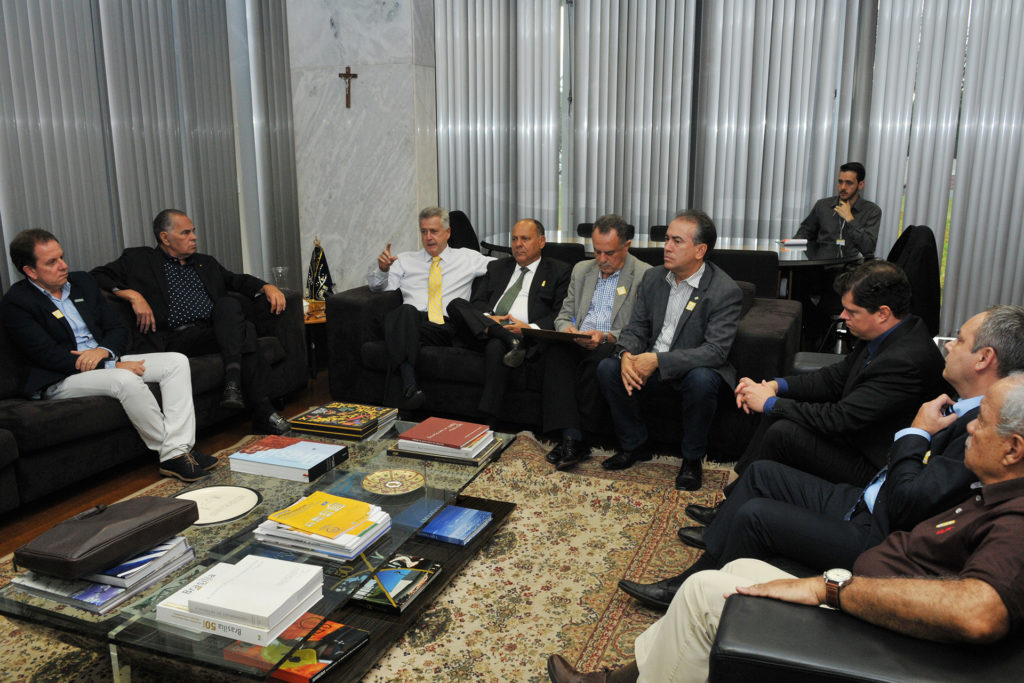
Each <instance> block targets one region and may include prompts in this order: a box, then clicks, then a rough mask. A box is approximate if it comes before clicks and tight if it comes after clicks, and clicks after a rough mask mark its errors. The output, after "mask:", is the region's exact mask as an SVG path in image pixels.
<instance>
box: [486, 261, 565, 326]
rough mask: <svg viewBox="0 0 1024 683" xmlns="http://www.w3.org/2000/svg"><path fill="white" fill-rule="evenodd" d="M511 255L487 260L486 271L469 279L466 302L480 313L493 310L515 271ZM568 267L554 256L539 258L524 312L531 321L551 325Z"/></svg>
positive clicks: (516, 271) (562, 296) (562, 291)
mask: <svg viewBox="0 0 1024 683" xmlns="http://www.w3.org/2000/svg"><path fill="white" fill-rule="evenodd" d="M517 268H518V264H516V260H515V259H514V258H503V259H498V260H497V261H491V262H490V263H488V264H487V273H486V274H485V275H482V276H480V277H478V278H477V279H476V280H475V281H474V282H473V293H472V295H471V297H470V300H469V303H470V305H471V306H472V307H473V308H475V309H476V310H478V311H480V312H481V313H488V312H490V311H492V310H494V307H495V306H496V305H497V304H498V300H499V299H501V295H502V294H503V293H504V291H505V288H506V287H508V284H509V280H510V279H511V278H512V274H513V273H518V270H517ZM570 274H571V270H570V268H569V266H568V265H566V264H564V263H562V262H561V261H559V260H557V259H552V258H541V260H540V262H539V263H538V264H537V272H536V273H534V274H533V283H532V284H531V285H530V292H529V295H528V298H527V312H528V314H529V320H527V321H526V322H528V323H532V324H534V325H537V327H540V328H541V329H545V330H553V329H555V317H556V316H557V315H558V311H559V310H561V308H562V299H564V298H565V295H566V293H567V292H568V291H569V277H570ZM517 277H518V276H517Z"/></svg>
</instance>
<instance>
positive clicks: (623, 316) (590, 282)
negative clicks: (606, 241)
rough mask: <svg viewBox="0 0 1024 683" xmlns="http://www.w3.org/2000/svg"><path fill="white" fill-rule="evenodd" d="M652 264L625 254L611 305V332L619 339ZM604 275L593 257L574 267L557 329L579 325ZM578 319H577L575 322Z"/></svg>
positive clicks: (557, 322)
mask: <svg viewBox="0 0 1024 683" xmlns="http://www.w3.org/2000/svg"><path fill="white" fill-rule="evenodd" d="M650 267H651V266H650V264H649V263H644V262H643V261H641V260H640V259H638V258H637V257H635V256H633V255H632V254H626V262H625V263H623V264H622V270H620V271H619V286H618V288H617V289H616V292H615V302H614V303H613V304H612V329H611V330H610V334H611V335H612V336H613V337H615V338H616V339H618V338H619V335H620V334H621V333H622V328H623V327H625V326H626V324H627V323H629V319H630V317H631V316H632V315H633V303H634V302H635V301H636V290H637V287H636V285H638V284H639V283H640V277H641V276H642V275H643V274H644V271H646V270H649V269H650ZM599 277H601V270H600V269H599V268H598V267H597V261H595V260H593V259H590V260H587V261H580V262H579V263H577V264H576V265H575V266H574V267H573V269H572V278H571V279H570V280H569V293H568V294H566V295H565V299H564V300H563V301H562V310H561V311H559V313H558V317H557V318H555V329H556V330H558V331H559V332H564V331H565V329H566V328H567V327H569V326H570V325H573V326H576V327H579V324H580V323H582V322H583V318H585V317H586V315H587V311H589V310H590V300H591V299H593V298H594V290H595V289H596V288H597V279H598V278H599ZM573 321H576V322H573Z"/></svg>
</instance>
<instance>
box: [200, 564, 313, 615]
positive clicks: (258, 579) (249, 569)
mask: <svg viewBox="0 0 1024 683" xmlns="http://www.w3.org/2000/svg"><path fill="white" fill-rule="evenodd" d="M323 583H324V570H323V568H322V567H320V566H318V565H309V564H302V563H301V562H288V561H286V560H278V559H276V558H272V557H261V556H259V555H247V556H246V557H243V558H242V559H241V560H239V561H238V562H237V563H236V564H235V568H234V571H233V572H232V573H231V574H229V575H227V576H226V577H225V579H224V580H220V579H218V580H216V581H214V583H213V584H212V585H208V586H207V587H206V588H204V589H203V590H202V591H197V592H194V593H192V594H190V595H189V596H188V611H189V612H192V613H193V614H202V615H205V616H209V617H214V618H215V619H223V620H227V621H231V622H234V623H237V624H244V625H247V626H256V627H258V628H270V627H271V626H273V625H274V624H276V623H278V622H279V621H280V620H281V619H282V618H283V617H284V615H286V614H288V612H289V611H290V610H291V607H292V606H293V605H294V604H295V601H296V600H297V599H298V598H299V597H300V596H303V595H308V594H309V592H310V591H311V590H312V589H314V588H320V587H322V586H323Z"/></svg>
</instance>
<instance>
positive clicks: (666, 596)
mask: <svg viewBox="0 0 1024 683" xmlns="http://www.w3.org/2000/svg"><path fill="white" fill-rule="evenodd" d="M681 585H682V584H681V583H679V582H677V581H673V580H672V579H665V580H664V581H658V582H656V583H636V582H634V581H626V580H625V579H623V580H621V581H619V588H621V589H622V592H623V593H625V594H626V595H628V596H630V597H631V598H636V599H637V600H639V601H640V602H642V603H643V604H645V605H647V606H648V607H656V608H658V609H668V605H669V603H670V602H672V596H674V595H675V594H676V591H678V590H679V586H681Z"/></svg>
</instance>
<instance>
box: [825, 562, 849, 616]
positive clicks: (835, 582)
mask: <svg viewBox="0 0 1024 683" xmlns="http://www.w3.org/2000/svg"><path fill="white" fill-rule="evenodd" d="M851 583H853V572H851V571H850V570H849V569H829V570H826V572H825V604H826V605H828V606H829V607H831V608H832V609H834V610H839V611H840V612H841V611H842V610H843V608H842V606H840V604H839V589H840V588H844V587H846V586H849V585H850V584H851Z"/></svg>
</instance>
